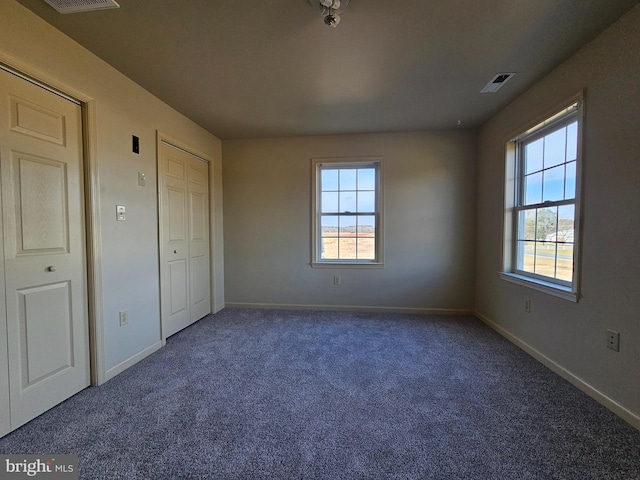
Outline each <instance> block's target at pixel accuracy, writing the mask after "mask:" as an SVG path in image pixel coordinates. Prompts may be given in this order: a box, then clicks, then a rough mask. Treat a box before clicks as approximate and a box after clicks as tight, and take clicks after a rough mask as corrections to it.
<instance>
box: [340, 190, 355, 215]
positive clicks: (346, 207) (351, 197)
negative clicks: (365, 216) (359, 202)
mask: <svg viewBox="0 0 640 480" xmlns="http://www.w3.org/2000/svg"><path fill="white" fill-rule="evenodd" d="M356 208H357V207H356V192H342V191H341V192H340V212H341V213H344V212H351V213H355V211H356Z"/></svg>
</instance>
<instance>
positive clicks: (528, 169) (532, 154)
mask: <svg viewBox="0 0 640 480" xmlns="http://www.w3.org/2000/svg"><path fill="white" fill-rule="evenodd" d="M543 143H544V140H543V139H542V138H540V139H538V140H536V141H535V142H532V143H528V144H527V145H525V147H524V173H525V174H529V173H533V172H539V171H540V170H542V145H543Z"/></svg>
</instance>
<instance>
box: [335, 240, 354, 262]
mask: <svg viewBox="0 0 640 480" xmlns="http://www.w3.org/2000/svg"><path fill="white" fill-rule="evenodd" d="M339 242H340V243H339V245H340V250H339V255H340V260H342V259H355V258H358V257H357V254H356V252H357V250H356V248H357V247H356V239H355V238H340V239H339Z"/></svg>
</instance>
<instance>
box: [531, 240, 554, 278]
mask: <svg viewBox="0 0 640 480" xmlns="http://www.w3.org/2000/svg"><path fill="white" fill-rule="evenodd" d="M534 273H537V274H538V275H544V276H545V277H552V278H553V277H555V276H556V244H555V243H552V242H536V266H535V269H534Z"/></svg>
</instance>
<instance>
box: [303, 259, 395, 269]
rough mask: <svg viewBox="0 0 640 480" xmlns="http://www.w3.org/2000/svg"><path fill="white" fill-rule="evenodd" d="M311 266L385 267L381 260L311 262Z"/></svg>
mask: <svg viewBox="0 0 640 480" xmlns="http://www.w3.org/2000/svg"><path fill="white" fill-rule="evenodd" d="M311 268H384V263H381V262H344V261H343V262H331V261H329V262H311Z"/></svg>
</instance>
